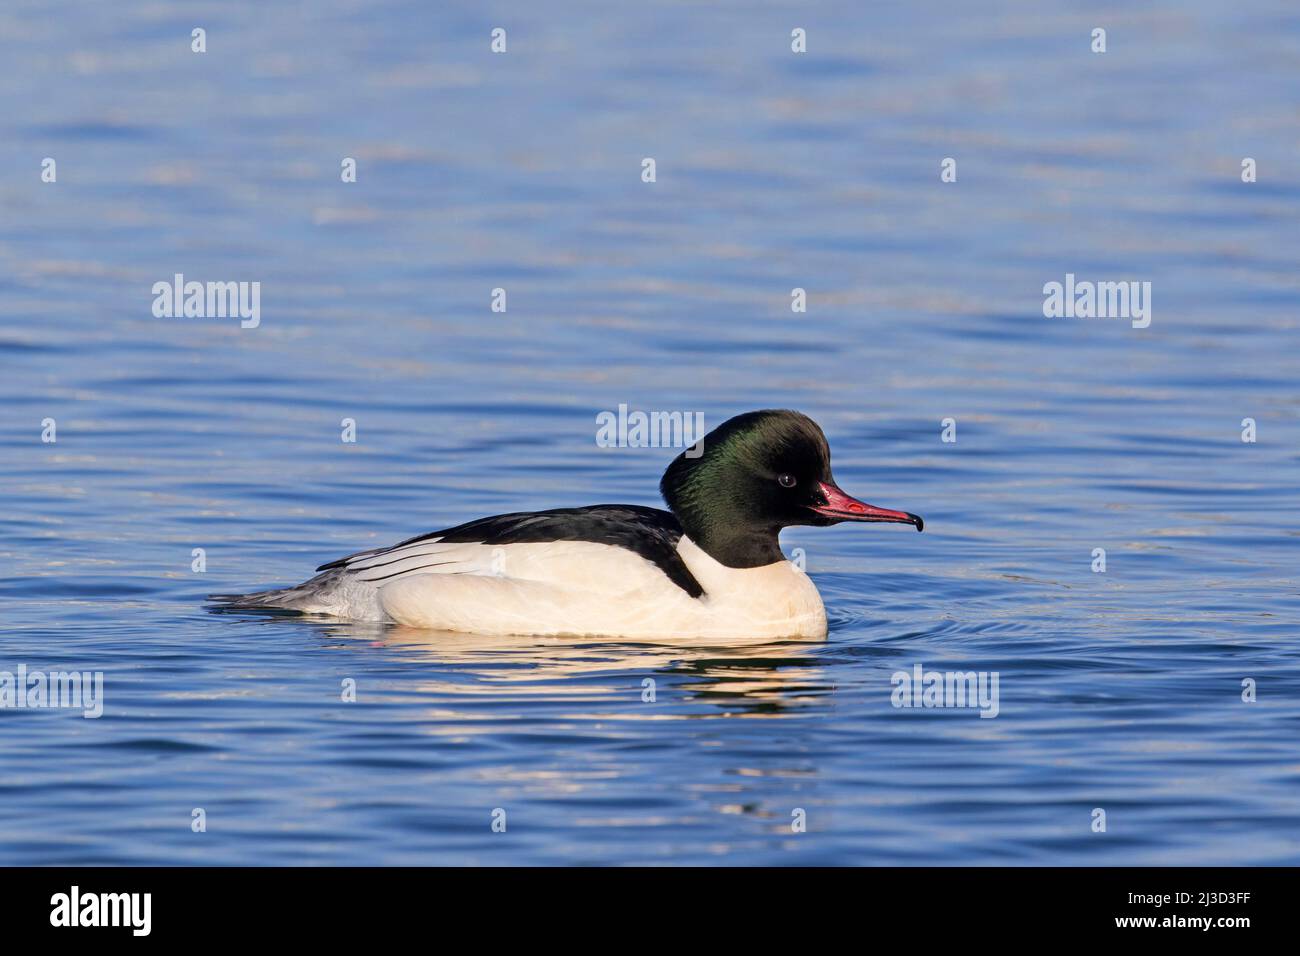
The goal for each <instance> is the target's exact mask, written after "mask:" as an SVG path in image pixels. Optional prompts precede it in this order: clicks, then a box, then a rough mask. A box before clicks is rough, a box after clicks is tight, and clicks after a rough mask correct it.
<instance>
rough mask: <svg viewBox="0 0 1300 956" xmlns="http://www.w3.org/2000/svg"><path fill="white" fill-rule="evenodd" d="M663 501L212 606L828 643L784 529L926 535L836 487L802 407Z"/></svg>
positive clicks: (728, 432) (506, 631)
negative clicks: (890, 525) (900, 527)
mask: <svg viewBox="0 0 1300 956" xmlns="http://www.w3.org/2000/svg"><path fill="white" fill-rule="evenodd" d="M659 491H660V493H661V494H662V495H663V498H664V501H666V502H667V504H668V507H669V509H670V510H669V511H663V510H661V509H658V508H647V507H643V506H641V505H592V506H590V507H587V508H557V509H555V510H553V511H536V512H519V513H515V514H505V515H496V516H494V517H491V518H480V519H478V520H477V521H470V522H468V523H466V524H462V525H457V526H456V527H454V528H448V529H447V530H445V531H434V532H431V533H429V534H425V535H420V536H419V537H416V538H409V539H407V540H406V541H402V542H399V543H398V544H395V545H393V546H392V547H388V548H372V549H370V550H368V551H359V552H357V553H356V554H352V555H349V556H348V557H346V558H340V559H338V560H337V561H331V562H330V563H329V564H324V565H321V566H320V567H319V568H317V569H316V570H317V571H318V572H320V573H319V574H317V575H316V576H315V577H314V578H312V579H311V580H310V581H307V582H305V583H303V584H299V585H297V586H296V587H291V588H284V589H281V590H274V591H260V592H257V593H255V594H243V595H237V594H236V595H213V596H212V599H213V600H215V601H219V602H221V603H222V604H223V605H225V606H226V607H231V608H281V609H289V610H294V611H299V612H302V613H304V614H323V615H330V616H333V617H337V618H345V619H349V620H354V621H391V622H396V623H398V624H404V625H408V626H411V627H421V628H436V629H439V630H443V631H463V632H470V633H478V634H491V635H510V634H518V635H556V636H559V635H565V636H607V637H622V638H633V639H640V640H655V639H664V638H680V637H696V638H701V639H705V640H728V639H732V638H739V637H744V638H748V639H753V638H771V639H777V638H786V637H790V638H822V637H825V635H826V609H825V607H824V606H823V604H822V599H821V595H820V594H818V593H817V588H816V587H815V586H814V585H813V583H812V581H811V580H809V578H808V575H807V574H805V573H803V571H802V570H801V569H799V568H798V567H796V566H795V565H794V564H792V563H791V562H790V561H788V560H786V558H785V555H784V554H782V552H781V548H780V545H779V542H778V534H779V533H780V531H781V529H782V528H787V527H790V526H792V525H815V526H826V525H833V524H838V523H839V522H841V521H877V522H882V521H883V522H898V523H901V524H910V525H912V526H913V527H915V528H916V530H917V531H920V530H921V529H922V527H923V522H922V520H921V518H920V517H918V516H917V515H914V514H910V513H908V512H906V511H891V510H889V509H887V508H877V507H875V506H874V505H869V504H866V503H864V502H862V501H859V500H857V499H856V498H852V497H850V496H849V495H847V494H845V493H844V492H843V491H841V490H840V488H839V486H838V485H836V483H835V479H834V477H832V475H831V465H830V447H829V446H828V445H827V442H826V436H825V435H824V434H822V430H821V428H820V427H818V425H817V423H816V422H814V421H813V420H812V419H811V418H808V417H807V416H806V415H802V414H800V413H799V412H793V411H785V410H780V411H772V410H768V411H758V412H746V413H745V414H743V415H737V416H736V417H735V418H732V419H729V420H728V421H726V422H724V423H723V424H721V425H719V426H718V427H717V428H715V429H714V430H713V431H711V432H709V433H708V434H707V435H705V436H704V438H703V448H702V449H701V448H700V447H699V446H698V445H697V446H695V447H694V448H692V449H688V450H687V451H685V452H683V453H682V454H680V455H678V456H677V458H675V459H674V460H673V462H672V463H671V464H670V465H669V466H668V469H667V471H665V472H664V476H663V479H662V480H661V481H660V483H659Z"/></svg>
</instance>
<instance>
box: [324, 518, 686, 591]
mask: <svg viewBox="0 0 1300 956" xmlns="http://www.w3.org/2000/svg"><path fill="white" fill-rule="evenodd" d="M681 537H682V526H681V525H680V524H678V523H677V519H676V518H674V517H673V515H672V512H669V511H664V510H662V509H660V508H646V507H642V506H641V505H591V506H590V507H587V508H556V509H554V510H551V511H520V512H515V513H513V514H507V515H494V516H492V517H490V518H479V519H477V520H475V521H468V522H466V523H465V524H461V525H457V526H456V527H454V528H447V529H446V530H444V531H431V532H429V533H428V534H422V535H418V536H416V537H414V538H407V539H406V540H405V541H399V542H398V543H397V544H395V545H392V546H390V547H387V548H372V549H370V550H369V551H358V552H357V553H356V554H350V555H348V556H347V557H346V558H339V559H338V560H337V561H331V562H330V563H329V564H322V565H321V566H320V567H319V568H317V569H316V570H317V571H331V570H334V569H335V568H346V567H347V565H348V564H349V563H350V562H353V561H357V560H359V559H362V558H373V557H378V556H379V555H383V554H386V553H388V552H390V551H396V550H398V549H399V548H405V547H407V546H409V545H412V544H418V543H419V542H421V541H431V540H434V539H436V540H438V541H442V542H447V543H449V544H544V543H547V542H551V541H590V542H592V543H593V544H609V545H613V546H614V547H617V548H626V549H627V550H628V551H632V552H634V553H635V554H639V555H640V556H641V557H643V558H645V559H646V560H647V561H649V562H651V563H652V564H654V565H655V566H656V567H657V568H659V570H661V571H663V573H664V574H666V575H668V578H669V580H671V581H672V582H673V583H674V584H676V585H677V586H678V587H679V588H681V589H682V590H683V591H685V592H686V593H687V594H689V595H690V596H691V597H699V596H700V595H702V594H703V593H704V588H702V587H700V582H699V581H697V580H695V575H693V574H691V571H690V568H688V567H687V566H686V563H685V562H684V561H682V559H681V556H680V555H678V553H677V542H678V541H679V540H681Z"/></svg>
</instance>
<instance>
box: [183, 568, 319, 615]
mask: <svg viewBox="0 0 1300 956" xmlns="http://www.w3.org/2000/svg"><path fill="white" fill-rule="evenodd" d="M336 580H337V576H336V575H335V574H332V573H330V572H326V573H325V574H318V575H316V577H314V578H312V579H311V580H310V581H305V582H303V583H302V584H298V585H295V586H294V587H291V588H274V589H272V590H270V591H254V592H253V593H251V594H209V595H208V601H210V602H211V603H212V604H213V605H215V606H216V608H217V609H219V610H232V611H233V610H256V609H265V610H281V611H298V612H299V613H307V612H308V611H309V610H310V609H311V608H312V607H313V606H315V605H317V604H319V603H320V599H321V595H322V592H324V591H325V590H327V589H328V588H330V587H331V586H332V585H333V584H334V583H335V582H336Z"/></svg>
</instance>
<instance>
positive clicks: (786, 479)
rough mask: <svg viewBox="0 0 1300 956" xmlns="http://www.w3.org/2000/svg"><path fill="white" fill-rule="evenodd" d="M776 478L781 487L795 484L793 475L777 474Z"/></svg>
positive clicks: (790, 486)
mask: <svg viewBox="0 0 1300 956" xmlns="http://www.w3.org/2000/svg"><path fill="white" fill-rule="evenodd" d="M776 480H777V482H778V483H779V484H780V485H781V487H782V488H793V487H794V486H795V477H794V475H777V476H776Z"/></svg>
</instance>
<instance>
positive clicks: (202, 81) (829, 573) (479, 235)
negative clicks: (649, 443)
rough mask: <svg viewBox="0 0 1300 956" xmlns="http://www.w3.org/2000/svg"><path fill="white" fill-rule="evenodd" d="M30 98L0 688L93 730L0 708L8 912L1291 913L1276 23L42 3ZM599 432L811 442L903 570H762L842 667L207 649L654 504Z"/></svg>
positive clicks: (941, 11) (1289, 217)
mask: <svg viewBox="0 0 1300 956" xmlns="http://www.w3.org/2000/svg"><path fill="white" fill-rule="evenodd" d="M195 26H203V27H205V28H206V30H207V44H208V52H207V53H205V54H195V53H192V52H190V31H191V29H192V28H194V27H195ZM496 26H502V27H505V28H506V29H507V36H508V52H507V53H506V54H504V55H499V54H493V53H492V52H491V51H490V49H489V42H490V37H489V34H490V31H491V29H492V28H493V27H496ZM1096 26H1102V27H1105V28H1107V31H1108V38H1107V42H1108V49H1107V52H1106V53H1105V54H1095V53H1092V52H1090V50H1089V46H1090V42H1091V41H1090V33H1091V30H1092V28H1093V27H1096ZM794 27H803V28H804V29H806V30H807V35H808V53H806V54H803V55H796V54H793V53H791V52H790V45H789V44H790V31H791V29H793V28H794ZM0 55H2V56H3V60H4V62H5V64H6V69H5V80H4V83H3V84H2V85H0V210H2V211H3V213H2V218H0V323H2V326H0V357H2V360H3V375H2V376H0V410H2V411H0V489H3V491H2V492H0V493H2V494H3V499H2V500H3V504H4V507H3V509H0V594H3V605H0V606H2V607H3V610H4V613H3V616H2V617H3V619H2V620H0V669H3V670H10V671H12V670H14V669H16V668H17V667H18V666H19V665H20V664H25V665H26V666H27V667H28V668H29V669H33V670H36V669H42V670H54V669H68V670H71V669H77V670H88V671H94V670H98V671H102V672H103V673H104V681H105V683H104V713H103V716H102V717H101V718H100V719H98V720H88V719H84V718H83V717H82V716H81V714H80V712H78V711H73V710H67V709H61V710H60V709H23V710H17V709H8V710H0V863H4V864H16V863H124V864H143V863H172V862H179V863H193V864H235V863H252V864H290V863H323V864H357V863H382V864H426V863H489V864H503V863H524V864H539V863H675V864H682V863H691V864H701V863H704V864H708V863H733V864H735V863H740V864H773V863H778V864H814V863H832V864H991V863H1012V864H1018V863H1039V864H1183V863H1218V864H1259V863H1291V864H1295V863H1300V752H1298V751H1300V747H1298V746H1297V741H1300V641H1298V629H1297V617H1298V615H1297V612H1298V611H1300V594H1298V590H1297V585H1296V580H1295V568H1296V564H1297V562H1296V556H1297V544H1298V543H1300V542H1298V541H1297V530H1296V516H1297V514H1298V513H1300V509H1297V492H1298V491H1300V484H1298V481H1297V475H1298V474H1300V472H1298V470H1297V467H1296V466H1297V449H1298V448H1300V441H1298V439H1300V423H1298V420H1297V419H1298V414H1300V401H1298V400H1297V389H1296V383H1297V379H1298V378H1300V358H1298V356H1300V350H1298V349H1297V342H1296V336H1297V310H1298V307H1300V271H1298V270H1297V261H1298V259H1297V253H1300V230H1298V229H1297V217H1298V216H1300V185H1298V183H1300V166H1298V165H1297V163H1298V160H1297V155H1298V154H1297V151H1296V144H1297V142H1300V113H1297V111H1296V109H1295V104H1296V102H1297V97H1298V96H1300V12H1298V11H1297V9H1296V8H1295V6H1294V4H1288V3H1280V2H1279V3H1273V4H1270V3H1257V2H1245V3H1233V4H1216V3H1213V2H1210V0H1197V2H1187V0H1178V2H1172V0H1171V2H1166V3H1154V4H1145V5H1142V6H1141V7H1140V8H1135V7H1133V6H1132V5H1130V4H1121V3H1115V4H1111V5H1102V6H1100V7H1098V8H1097V9H1091V10H1088V11H1084V10H1083V9H1082V8H1080V7H1079V6H1078V5H1077V4H1072V3H1066V2H1049V3H1042V2H1029V0H1025V2H1008V3H1000V4H995V5H993V6H992V7H989V6H986V5H975V4H958V3H951V4H942V3H909V4H871V5H864V4H858V3H849V2H844V3H823V4H815V5H811V6H803V5H801V6H798V7H795V6H791V5H788V4H775V3H759V4H755V3H751V2H744V3H741V2H738V0H737V2H728V3H719V4H713V5H710V6H708V7H707V8H701V7H699V6H697V5H694V4H636V5H632V4H618V5H614V4H608V3H595V2H591V3H575V2H570V3H564V4H560V3H536V2H534V3H514V4H507V3H495V4H487V5H473V4H462V5H451V6H450V8H449V7H448V5H442V4H438V5H434V4H427V3H419V2H414V0H412V2H397V3H387V4H374V5H372V4H361V3H351V2H345V0H329V2H313V3H310V4H308V3H303V4H252V3H227V4H220V5H216V4H211V5H204V6H201V7H198V8H195V9H193V10H184V9H183V8H180V7H174V6H169V5H165V4H154V3H143V2H123V3H114V4H91V3H84V4H79V5H78V4H74V5H66V6H60V7H59V8H58V9H57V10H51V9H50V8H49V6H48V5H47V4H43V3H37V2H30V0H17V2H11V3H8V4H6V6H5V10H4V12H3V13H0ZM45 157H50V158H53V159H55V160H56V162H57V182H55V183H43V182H42V181H41V178H40V168H41V161H42V159H43V158H45ZM343 157H353V158H355V159H356V160H357V163H358V181H357V182H356V183H352V184H344V183H342V182H341V181H340V164H341V161H342V159H343ZM645 157H653V158H655V160H656V164H657V181H656V182H655V183H653V184H651V183H644V182H642V181H641V161H642V159H643V158H645ZM945 157H953V158H955V159H956V160H957V172H958V178H957V181H956V182H953V183H942V182H940V177H939V172H940V161H941V160H942V159H943V158H945ZM1243 157H1251V158H1254V159H1255V160H1256V162H1257V166H1258V181H1257V182H1255V183H1249V184H1248V183H1243V182H1242V181H1241V176H1240V170H1241V161H1242V159H1243ZM177 272H180V273H183V274H185V276H186V277H187V278H188V279H197V280H200V281H207V280H213V281H258V282H260V283H261V290H262V292H261V324H260V325H259V326H258V327H257V328H248V329H241V328H240V326H239V322H238V321H237V320H234V319H221V318H189V319H185V318H175V319H173V318H155V317H154V316H153V314H152V312H151V305H152V302H153V294H152V292H151V286H152V285H153V283H155V282H158V281H170V280H171V277H172V276H173V275H174V274H175V273H177ZM1067 272H1068V273H1074V274H1076V275H1077V276H1078V277H1079V278H1080V279H1091V280H1137V281H1149V282H1150V283H1151V284H1152V299H1151V303H1152V322H1151V325H1150V327H1148V328H1145V329H1135V328H1133V327H1132V326H1131V324H1130V323H1129V322H1128V321H1125V320H1115V319H1105V320H1103V319H1074V318H1055V319H1048V318H1045V317H1044V316H1043V313H1042V306H1043V292H1042V288H1043V285H1044V283H1047V282H1051V281H1063V280H1064V276H1065V274H1066V273H1067ZM497 287H500V288H504V289H506V290H507V294H508V300H507V301H508V311H507V312H505V313H504V314H502V313H493V312H492V311H491V308H490V302H491V290H492V289H494V288H497ZM795 287H801V288H804V289H806V290H807V295H808V311H807V313H806V314H795V313H792V312H791V309H790V301H791V300H790V290H791V289H793V288H795ZM620 403H626V404H628V405H630V406H631V407H632V408H634V409H638V408H639V409H645V410H656V409H661V410H686V411H692V412H693V411H699V412H702V413H704V415H705V417H706V422H707V424H708V425H709V426H710V427H711V426H712V425H716V424H718V423H720V422H721V421H723V420H724V419H725V418H727V417H729V416H730V415H732V414H735V413H738V412H741V411H745V410H748V409H752V408H764V407H793V408H798V409H801V410H803V411H805V412H807V413H808V414H810V415H812V416H813V417H815V418H816V419H817V420H818V421H819V422H820V423H821V424H822V426H823V427H824V429H825V430H826V432H827V434H828V436H829V438H830V441H831V445H832V448H833V451H834V456H835V457H834V461H835V471H836V475H837V477H838V478H839V480H840V482H841V484H843V485H844V487H845V488H846V489H847V490H849V491H850V492H852V493H856V494H858V495H860V496H861V497H863V498H865V499H866V500H868V501H871V502H873V503H875V504H878V505H882V506H887V507H894V508H901V509H906V510H908V511H914V512H917V513H920V514H922V515H924V517H925V519H926V531H925V533H924V534H921V535H918V534H916V533H914V532H912V531H911V530H910V529H907V528H899V527H892V526H853V525H846V526H841V527H838V528H834V529H792V530H791V531H789V532H787V533H786V535H785V536H784V537H783V545H784V547H785V548H786V550H787V551H788V552H793V550H794V549H795V548H801V549H803V551H804V554H805V556H806V560H807V568H808V571H809V572H810V573H811V575H812V576H813V579H814V580H815V581H816V583H817V585H818V587H819V588H820V589H821V591H822V594H823V597H824V598H825V601H826V604H827V607H828V611H829V614H830V618H831V631H830V635H829V637H828V638H827V639H826V640H825V641H824V642H785V643H779V644H766V645H764V644H761V643H757V642H744V641H738V642H737V643H736V645H735V646H729V647H721V648H719V647H696V646H692V643H691V642H690V641H689V640H682V641H679V642H673V643H670V644H662V645H639V646H638V645H630V644H622V643H619V642H617V641H613V640H606V641H596V640H584V641H579V642H574V641H557V640H540V639H530V638H520V639H500V638H495V639H485V638H475V637H473V636H470V635H447V634H439V633H428V632H420V631H415V630H405V629H400V628H385V627H382V626H377V625H372V626H360V625H348V624H342V623H331V622H322V621H314V622H313V621H305V620H301V619H296V618H292V617H267V616H259V615H254V614H213V613H211V612H210V611H209V610H207V609H206V608H205V606H204V596H205V595H206V594H208V593H211V592H223V591H243V590H250V589H253V588H256V587H262V586H273V585H280V584H288V583H294V582H297V581H299V580H302V579H303V578H304V577H306V576H307V575H308V574H309V573H310V571H311V569H312V568H314V567H315V566H316V565H317V564H320V563H321V562H323V561H326V560H329V559H332V558H335V557H338V556H340V555H343V554H347V553H350V552H352V551H356V550H359V549H361V548H366V547H372V546H376V545H382V544H387V543H390V542H393V541H396V540H399V539H401V538H404V537H407V536H410V535H413V534H417V533H420V532H424V531H428V530H432V529H435V528H439V527H446V526H448V525H452V524H455V523H458V522H461V521H464V520H468V519H471V518H474V517H478V516H480V515H483V514H492V513H498V512H502V511H513V510H524V509H533V508H545V507H559V506H570V505H581V504H589V503H594V502H599V501H611V500H612V501H626V502H633V503H644V504H655V503H656V490H655V489H656V484H657V481H658V477H659V474H660V472H661V470H662V468H663V467H664V465H665V464H666V463H667V461H668V460H669V458H670V457H671V456H672V455H673V454H674V451H672V450H669V449H660V448H615V449H602V448H597V447H596V444H595V441H594V436H595V430H596V426H595V418H596V415H597V414H598V413H599V412H601V411H604V410H613V409H616V408H617V407H618V405H619V404H620ZM46 418H52V419H54V420H55V422H56V423H57V433H56V435H57V441H56V442H54V443H48V442H43V441H42V440H41V431H42V424H41V423H42V420H44V419H46ZM344 418H352V419H354V420H355V422H356V428H357V441H356V442H355V443H354V444H349V443H344V442H343V441H341V439H340V432H341V425H340V423H341V421H342V420H343V419H344ZM945 418H952V419H954V420H955V422H956V437H957V441H956V442H955V443H947V442H944V441H942V435H941V431H942V429H941V422H942V420H943V419H945ZM1245 418H1252V419H1254V420H1255V422H1256V427H1257V440H1256V441H1255V442H1253V443H1251V442H1243V441H1242V424H1241V423H1242V420H1243V419H1245ZM195 548H202V549H205V552H206V556H207V565H206V571H205V572H203V573H196V572H194V571H192V570H191V561H192V560H193V559H192V552H193V549H195ZM1096 548H1104V549H1105V552H1106V562H1107V563H1106V571H1105V572H1104V573H1095V572H1094V571H1093V570H1092V563H1093V551H1094V549H1096ZM916 664H921V665H923V667H924V668H926V669H937V670H943V671H946V670H962V671H969V670H982V671H996V672H997V673H998V674H999V675H1000V712H999V714H998V716H997V717H996V718H994V719H981V718H980V717H979V716H978V713H977V712H975V711H972V710H969V709H967V710H959V709H948V710H907V709H896V708H895V707H893V706H892V705H891V702H890V695H891V690H892V685H891V675H892V674H893V673H894V672H895V671H898V670H910V669H911V668H912V667H913V666H914V665H916ZM646 678H653V679H654V681H655V686H656V695H655V700H654V701H653V702H646V701H643V700H642V690H643V681H644V680H645V679H646ZM1247 678H1250V679H1253V680H1254V681H1255V682H1256V689H1257V699H1256V700H1255V701H1254V702H1253V703H1252V702H1245V701H1243V700H1242V693H1243V688H1242V682H1243V680H1245V679H1247ZM347 679H351V680H353V681H355V683H356V688H357V700H356V701H355V702H354V703H345V702H343V701H342V700H341V687H342V686H343V682H344V681H345V680H347ZM196 809H202V810H203V811H204V814H205V815H206V832H198V833H196V832H194V830H193V828H192V825H191V824H192V819H193V815H194V811H195V810H196ZM497 809H501V810H504V811H505V813H506V820H507V826H506V830H505V832H503V833H502V832H493V829H492V820H493V811H494V810H497ZM1097 809H1102V810H1104V811H1105V813H1106V830H1105V832H1094V831H1093V826H1094V823H1093V821H1094V810H1097ZM796 810H802V811H803V812H804V816H805V818H806V832H801V833H800V832H795V830H794V828H793V827H792V821H794V820H795V819H796V817H797V814H796V813H795V811H796Z"/></svg>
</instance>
